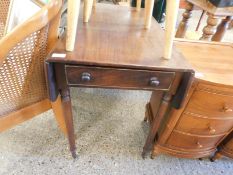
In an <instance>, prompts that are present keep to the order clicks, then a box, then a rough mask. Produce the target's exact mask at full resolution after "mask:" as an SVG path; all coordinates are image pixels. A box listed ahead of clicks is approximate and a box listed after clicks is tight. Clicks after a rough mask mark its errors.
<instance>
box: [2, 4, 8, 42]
mask: <svg viewBox="0 0 233 175" xmlns="http://www.w3.org/2000/svg"><path fill="white" fill-rule="evenodd" d="M9 6H10V0H0V39H1V38H2V37H3V34H4V30H5V26H6V21H7V14H8V11H9Z"/></svg>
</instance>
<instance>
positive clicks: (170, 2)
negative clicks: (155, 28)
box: [163, 0, 180, 59]
mask: <svg viewBox="0 0 233 175" xmlns="http://www.w3.org/2000/svg"><path fill="white" fill-rule="evenodd" d="M179 4H180V0H167V8H166V26H165V45H164V55H163V57H164V58H165V59H170V58H171V55H172V46H173V40H174V36H175V25H176V20H177V15H178V10H179Z"/></svg>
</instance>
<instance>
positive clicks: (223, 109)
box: [222, 106, 232, 112]
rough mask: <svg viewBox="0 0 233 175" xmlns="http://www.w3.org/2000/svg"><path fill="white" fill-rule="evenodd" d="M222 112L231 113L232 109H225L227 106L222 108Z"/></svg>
mask: <svg viewBox="0 0 233 175" xmlns="http://www.w3.org/2000/svg"><path fill="white" fill-rule="evenodd" d="M222 111H223V112H232V109H231V108H229V107H227V106H223V108H222Z"/></svg>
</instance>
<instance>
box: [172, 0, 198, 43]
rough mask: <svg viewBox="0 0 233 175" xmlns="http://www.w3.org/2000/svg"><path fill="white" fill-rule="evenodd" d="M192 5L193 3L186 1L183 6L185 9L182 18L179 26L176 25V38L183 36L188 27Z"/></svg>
mask: <svg viewBox="0 0 233 175" xmlns="http://www.w3.org/2000/svg"><path fill="white" fill-rule="evenodd" d="M193 7H194V5H193V4H192V3H190V2H187V5H186V7H185V9H186V10H185V12H184V13H183V19H182V21H181V22H180V24H179V27H178V29H177V31H176V37H177V38H184V36H185V33H186V31H187V29H188V22H189V19H190V18H191V16H192V11H193Z"/></svg>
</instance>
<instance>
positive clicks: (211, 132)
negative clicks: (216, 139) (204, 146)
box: [209, 126, 216, 134]
mask: <svg viewBox="0 0 233 175" xmlns="http://www.w3.org/2000/svg"><path fill="white" fill-rule="evenodd" d="M209 131H210V134H214V133H215V132H216V130H215V129H214V128H213V127H211V126H210V127H209Z"/></svg>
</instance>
